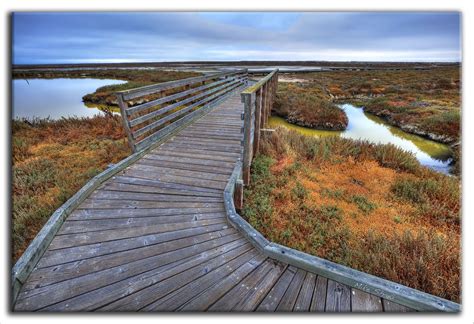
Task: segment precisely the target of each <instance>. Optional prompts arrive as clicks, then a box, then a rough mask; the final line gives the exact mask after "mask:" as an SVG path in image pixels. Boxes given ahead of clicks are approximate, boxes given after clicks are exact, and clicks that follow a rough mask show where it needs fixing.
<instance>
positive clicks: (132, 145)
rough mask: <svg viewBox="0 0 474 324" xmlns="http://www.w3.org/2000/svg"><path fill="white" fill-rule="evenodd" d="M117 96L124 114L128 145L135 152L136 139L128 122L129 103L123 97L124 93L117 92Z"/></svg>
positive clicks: (123, 119)
mask: <svg viewBox="0 0 474 324" xmlns="http://www.w3.org/2000/svg"><path fill="white" fill-rule="evenodd" d="M116 97H117V102H118V105H119V107H120V114H121V115H122V124H123V128H124V130H125V133H126V134H127V138H128V145H129V146H130V148H131V149H132V152H135V151H136V147H135V139H134V138H133V135H132V131H131V129H130V126H129V124H128V116H127V108H128V105H127V103H126V102H125V100H124V99H123V94H122V93H117V94H116Z"/></svg>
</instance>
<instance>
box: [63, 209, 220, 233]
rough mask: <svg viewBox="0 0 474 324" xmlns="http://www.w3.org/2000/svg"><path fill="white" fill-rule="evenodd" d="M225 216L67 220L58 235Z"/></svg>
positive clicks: (203, 215) (198, 215)
mask: <svg viewBox="0 0 474 324" xmlns="http://www.w3.org/2000/svg"><path fill="white" fill-rule="evenodd" d="M216 218H222V219H224V218H225V215H224V214H223V213H209V214H190V215H173V216H160V217H132V218H109V219H94V220H67V221H66V222H64V224H63V226H62V227H61V229H60V230H59V231H58V233H57V235H65V234H78V233H86V232H96V231H103V230H111V229H117V228H130V227H148V226H152V225H158V224H174V223H188V222H194V221H201V220H206V219H216Z"/></svg>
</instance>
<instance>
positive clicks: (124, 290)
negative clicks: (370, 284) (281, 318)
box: [14, 91, 409, 312]
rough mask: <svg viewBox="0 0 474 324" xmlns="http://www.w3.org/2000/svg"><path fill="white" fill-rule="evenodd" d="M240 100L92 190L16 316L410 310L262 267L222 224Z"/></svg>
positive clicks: (237, 149)
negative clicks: (21, 313)
mask: <svg viewBox="0 0 474 324" xmlns="http://www.w3.org/2000/svg"><path fill="white" fill-rule="evenodd" d="M242 111H243V104H242V103H241V98H240V93H239V92H238V91H236V92H235V93H233V94H232V95H231V96H230V97H228V98H227V99H226V100H225V101H223V102H221V103H220V104H219V105H218V106H216V108H214V109H213V110H212V111H211V112H210V113H208V114H207V115H205V116H204V117H201V118H200V119H198V120H197V121H195V122H194V123H192V124H191V125H189V126H188V127H186V128H185V129H183V130H182V131H180V132H179V133H178V134H177V135H175V136H174V137H172V138H171V139H169V140H168V141H166V142H165V143H163V144H161V145H160V146H159V147H157V148H155V149H153V150H151V151H150V152H148V153H147V154H146V155H144V156H143V157H142V158H141V159H140V160H138V161H137V162H136V163H134V164H132V165H131V166H129V167H127V168H126V169H125V170H124V171H122V172H120V173H118V174H116V175H115V176H114V177H113V178H111V179H109V180H108V181H106V182H105V183H103V184H102V185H101V186H100V187H99V188H98V189H96V190H95V191H94V192H93V193H92V194H91V195H90V196H89V197H88V198H87V199H86V200H85V201H83V202H82V203H81V204H80V205H79V206H78V208H76V209H75V210H74V211H73V212H72V213H71V214H70V215H69V217H68V218H67V219H66V221H65V222H64V223H63V225H62V226H61V228H60V230H59V231H58V232H57V234H56V236H55V237H54V239H53V240H52V242H51V244H50V245H49V247H48V249H47V250H46V252H45V253H44V254H43V256H42V257H41V259H40V261H39V262H38V263H37V265H36V267H35V268H34V270H33V272H32V273H31V274H30V276H29V277H28V279H27V281H26V282H25V283H24V285H23V287H22V288H21V291H20V293H19V295H18V298H17V300H16V303H15V305H14V309H15V310H16V311H204V310H207V311H303V312H307V311H317V312H350V311H352V312H357V311H364V312H365V311H375V312H379V311H409V309H408V308H406V307H404V306H400V305H397V304H395V303H392V302H389V301H386V300H383V299H381V298H379V297H376V296H374V295H370V294H367V293H365V292H362V291H360V290H356V289H353V288H350V287H348V286H346V285H344V284H340V283H338V282H335V281H332V280H328V279H326V278H324V277H321V276H318V275H316V274H313V273H310V272H307V271H305V270H302V269H299V268H296V267H294V266H288V265H286V264H284V263H281V262H278V261H275V260H272V259H270V258H268V257H265V256H264V255H263V254H262V253H260V252H259V250H257V249H256V248H254V247H253V246H252V245H251V244H250V242H249V241H248V240H247V239H245V238H244V236H242V235H241V234H240V233H239V232H238V231H237V230H236V229H234V228H233V227H232V226H231V225H230V224H229V223H228V221H227V218H226V214H225V208H224V200H223V190H224V188H225V186H226V183H227V181H228V179H229V177H230V175H231V173H232V171H233V168H234V166H235V163H236V161H237V160H238V159H241V157H242V146H241V140H242V137H243V135H242V133H241V127H242V123H243V121H242V119H241V114H242Z"/></svg>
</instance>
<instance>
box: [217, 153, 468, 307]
mask: <svg viewBox="0 0 474 324" xmlns="http://www.w3.org/2000/svg"><path fill="white" fill-rule="evenodd" d="M241 170H242V162H241V161H237V163H236V165H235V167H234V171H233V172H232V175H231V177H230V179H229V181H228V183H227V186H226V188H225V190H224V202H225V209H226V215H227V219H228V220H229V222H230V223H231V225H232V226H233V227H234V228H236V229H237V230H238V231H240V232H241V233H242V234H243V235H244V236H245V237H246V238H248V239H249V241H250V242H251V243H252V244H253V245H254V246H255V247H256V248H257V249H258V250H260V251H262V252H263V253H264V254H265V255H266V256H268V257H269V258H272V259H275V260H278V261H281V262H284V263H287V264H289V265H292V266H295V267H298V268H302V269H304V270H306V271H309V272H313V273H316V274H318V275H321V276H323V277H326V278H328V279H331V280H334V281H338V282H341V283H343V284H346V285H348V286H350V287H353V288H356V289H359V290H362V291H365V292H367V293H369V294H373V295H376V296H378V297H381V298H384V299H386V300H389V301H393V302H395V303H398V304H401V305H404V306H407V307H410V308H413V309H416V310H418V311H424V312H433V311H434V312H436V311H443V312H450V313H456V312H460V311H461V305H460V304H457V303H454V302H452V301H449V300H447V299H444V298H441V297H437V296H434V295H431V294H428V293H425V292H422V291H420V290H416V289H413V288H410V287H407V286H404V285H401V284H398V283H396V282H393V281H390V280H386V279H383V278H380V277H376V276H373V275H371V274H368V273H365V272H361V271H358V270H355V269H352V268H350V267H346V266H343V265H340V264H337V263H334V262H332V261H329V260H325V259H322V258H319V257H316V256H313V255H310V254H307V253H304V252H301V251H298V250H295V249H292V248H289V247H286V246H283V245H280V244H277V243H274V242H270V241H269V240H267V239H266V238H265V237H264V236H263V235H262V234H261V233H260V232H259V231H257V230H256V229H255V228H253V227H252V225H250V224H249V223H248V222H247V221H246V220H245V219H243V218H242V216H240V215H239V214H238V213H237V212H236V210H235V206H234V201H233V194H234V188H235V183H236V182H237V180H238V179H240V176H241V172H242V171H241Z"/></svg>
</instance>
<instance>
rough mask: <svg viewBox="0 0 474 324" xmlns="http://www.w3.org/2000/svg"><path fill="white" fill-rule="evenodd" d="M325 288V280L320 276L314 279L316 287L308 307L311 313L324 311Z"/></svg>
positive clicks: (326, 283)
mask: <svg viewBox="0 0 474 324" xmlns="http://www.w3.org/2000/svg"><path fill="white" fill-rule="evenodd" d="M327 286H328V280H327V278H324V277H321V276H318V277H317V278H316V285H315V287H314V293H313V299H312V301H311V307H310V311H311V312H324V311H325V310H326V296H327Z"/></svg>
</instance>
